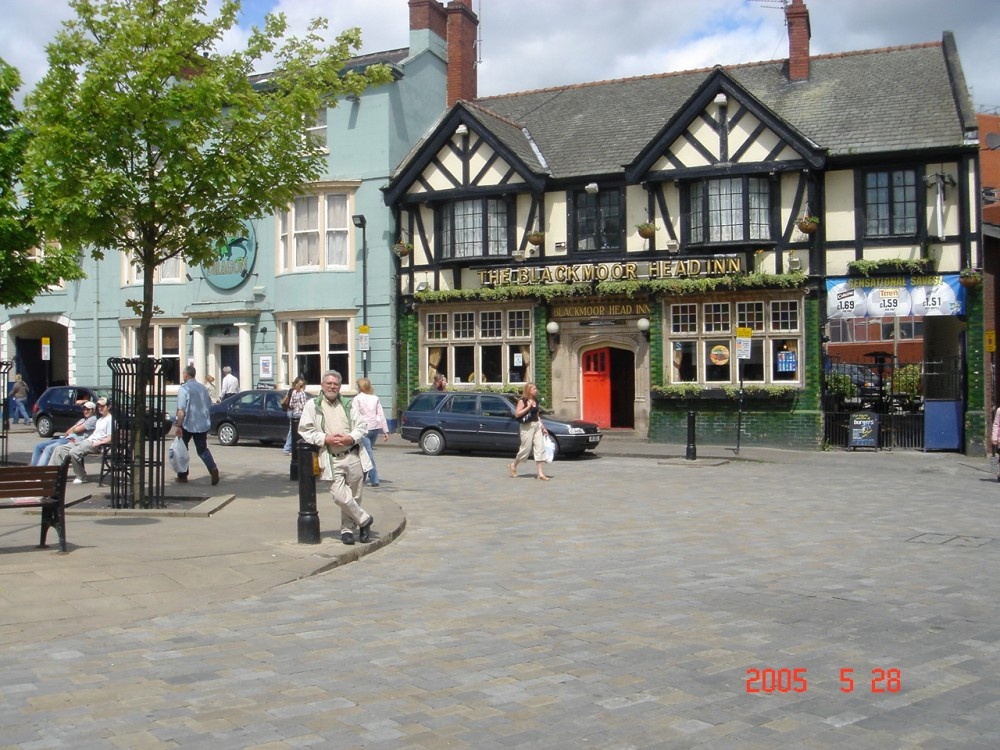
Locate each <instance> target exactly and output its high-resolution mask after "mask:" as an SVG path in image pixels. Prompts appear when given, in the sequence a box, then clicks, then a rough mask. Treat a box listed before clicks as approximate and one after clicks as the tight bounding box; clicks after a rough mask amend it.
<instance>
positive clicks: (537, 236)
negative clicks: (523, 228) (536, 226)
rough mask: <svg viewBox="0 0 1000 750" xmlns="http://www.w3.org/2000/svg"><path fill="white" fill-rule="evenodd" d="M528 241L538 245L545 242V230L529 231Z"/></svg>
mask: <svg viewBox="0 0 1000 750" xmlns="http://www.w3.org/2000/svg"><path fill="white" fill-rule="evenodd" d="M528 242H530V243H531V244H532V245H534V246H535V247H538V246H539V245H541V244H542V243H543V242H545V232H528Z"/></svg>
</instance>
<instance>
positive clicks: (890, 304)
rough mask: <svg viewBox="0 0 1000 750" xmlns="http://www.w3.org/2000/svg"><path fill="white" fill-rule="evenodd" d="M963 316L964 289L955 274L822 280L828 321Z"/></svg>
mask: <svg viewBox="0 0 1000 750" xmlns="http://www.w3.org/2000/svg"><path fill="white" fill-rule="evenodd" d="M964 314H965V287H963V286H962V285H961V284H959V283H958V274H957V273H955V274H942V275H927V276H886V277H883V278H875V279H871V278H865V277H853V276H852V277H848V278H836V277H832V278H828V279H827V280H826V315H827V317H828V318H830V319H831V320H843V319H848V318H895V317H903V316H907V315H919V316H926V315H964Z"/></svg>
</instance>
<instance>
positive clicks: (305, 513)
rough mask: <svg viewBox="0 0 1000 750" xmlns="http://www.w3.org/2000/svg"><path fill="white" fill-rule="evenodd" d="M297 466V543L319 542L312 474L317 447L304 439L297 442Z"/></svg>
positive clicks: (313, 477)
mask: <svg viewBox="0 0 1000 750" xmlns="http://www.w3.org/2000/svg"><path fill="white" fill-rule="evenodd" d="M297 448H298V454H299V466H301V467H303V470H302V471H300V472H299V544H319V543H320V538H319V512H318V511H317V510H316V477H315V476H314V475H313V470H312V466H313V456H315V455H317V454H318V453H319V447H318V446H315V445H310V444H309V443H307V442H305V441H304V440H299V441H298V443H297Z"/></svg>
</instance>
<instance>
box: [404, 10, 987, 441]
mask: <svg viewBox="0 0 1000 750" xmlns="http://www.w3.org/2000/svg"><path fill="white" fill-rule="evenodd" d="M786 13H787V21H788V29H789V59H787V60H777V61H770V62H761V63H754V64H746V65H737V66H730V67H716V68H713V69H707V70H696V71H687V72H681V73H668V74H663V75H650V76H645V77H642V78H634V79H627V80H616V81H606V82H596V83H590V84H582V85H574V86H567V87H564V88H553V89H545V90H540V91H528V92H522V93H514V94H509V95H504V96H495V97H488V98H481V99H477V100H474V101H460V102H458V103H456V104H455V105H454V106H453V107H452V108H451V109H450V110H449V111H448V113H447V114H446V115H445V116H444V117H443V118H442V119H441V121H440V122H439V124H438V125H437V126H436V127H435V128H434V129H433V130H432V131H431V132H430V133H429V134H428V135H427V136H426V137H425V138H424V140H423V141H422V142H421V143H420V144H419V145H418V147H417V148H415V149H414V151H413V152H412V153H411V155H410V156H409V157H408V158H407V160H406V161H404V162H403V163H402V164H401V165H400V167H399V168H398V169H397V170H396V172H395V174H394V177H393V179H392V181H391V183H390V185H389V186H388V187H387V189H386V191H385V193H386V202H387V203H388V204H389V205H390V206H392V208H393V209H394V211H395V213H396V216H397V217H398V228H399V236H400V239H401V240H403V241H405V242H407V243H410V244H412V246H413V251H412V252H410V253H408V254H406V255H405V256H404V257H402V258H401V261H400V273H399V295H400V297H399V305H400V311H399V347H398V348H399V356H400V365H399V376H400V393H405V392H412V391H413V390H416V389H420V388H426V387H427V386H428V385H429V384H430V383H431V382H432V380H433V377H434V375H435V373H437V372H441V373H443V374H445V375H446V376H447V377H448V379H449V381H450V387H456V388H461V387H485V388H507V389H514V388H517V387H518V385H519V384H520V383H523V382H524V381H535V382H537V383H538V384H539V387H540V388H541V390H542V393H543V394H544V396H545V398H546V404H545V405H546V406H547V407H549V408H552V409H553V410H554V411H556V412H557V413H559V414H561V415H564V416H570V417H580V418H584V419H588V420H592V421H595V422H597V423H598V424H600V425H601V426H602V427H603V428H623V429H630V430H634V431H635V432H636V433H637V434H639V435H641V436H648V437H649V438H650V439H651V440H654V441H665V442H678V443H683V442H684V440H685V436H686V421H687V413H688V412H689V411H692V410H693V411H695V412H697V429H698V433H699V437H700V439H708V440H711V441H713V442H722V443H725V441H727V440H731V441H733V442H735V440H736V425H737V421H739V422H740V429H741V436H742V439H743V440H744V441H746V442H752V443H754V444H757V445H774V446H788V447H800V448H801V447H808V446H814V447H819V446H821V445H822V444H824V443H833V444H846V443H843V440H844V435H845V434H846V429H847V428H846V419H847V416H846V415H847V413H849V412H851V411H857V410H874V411H875V412H876V413H878V414H880V415H881V416H882V422H883V434H882V435H881V436H880V445H881V446H883V447H891V446H893V445H896V446H898V447H917V448H926V449H944V450H968V449H970V448H971V449H976V447H977V446H978V449H981V447H982V444H983V441H984V434H985V429H986V425H985V419H984V412H983V395H982V372H981V370H982V367H981V362H982V355H981V350H982V338H983V336H982V324H981V321H982V305H981V294H980V293H979V291H978V290H976V289H972V290H967V289H966V288H965V287H964V286H962V285H960V284H959V274H960V271H962V270H963V269H979V268H981V267H982V260H981V249H980V244H979V239H978V238H979V229H980V228H979V220H980V219H979V205H978V200H977V196H978V181H979V180H978V161H977V140H976V139H977V131H976V119H975V115H974V112H973V109H972V105H971V101H970V98H969V94H968V91H967V89H966V86H965V82H964V78H963V75H962V72H961V67H960V64H959V60H958V56H957V51H956V47H955V43H954V39H953V37H952V36H951V34H950V33H947V32H946V33H944V35H943V39H942V41H941V42H937V43H929V44H921V45H915V46H909V47H898V48H890V49H879V50H871V51H861V52H852V53H846V54H837V55H824V56H816V57H810V55H809V36H810V26H809V14H808V10H807V9H806V7H805V5H804V4H803V3H802V2H801V0H794V1H793V2H792V3H791V4H790V5H789V6H788V7H787V9H786ZM648 224H652V225H654V228H650V227H648V226H645V225H648ZM643 235H648V236H643ZM967 274H968V271H967ZM855 365H858V366H859V367H860V368H861V369H860V370H857V371H860V372H862V373H864V375H863V379H866V378H867V377H868V375H871V376H872V377H873V378H877V380H878V382H877V383H875V384H874V385H873V384H870V383H861V382H857V383H855V384H854V385H853V386H851V388H852V389H854V390H851V391H850V392H847V393H842V394H841V395H840V396H839V400H836V399H834V398H833V396H835V395H836V393H835V391H836V387H835V386H836V378H835V377H833V376H834V375H841V376H843V374H844V373H850V372H855V370H854V369H852V368H853V367H854V366H855ZM913 368H917V369H913ZM914 372H919V375H918V376H916V377H911V375H912V374H913V373H914ZM741 384H742V386H743V397H742V405H743V406H742V410H743V413H742V414H739V415H738V414H737V410H738V405H739V403H740V402H741V400H740V397H739V391H740V386H741ZM914 384H915V385H914ZM855 388H856V389H855ZM903 388H906V389H907V390H906V391H905V392H903V391H902V390H901V389H903ZM897 391H899V392H897ZM925 415H926V416H925ZM932 416H933V419H932ZM904 418H905V420H906V421H905V424H904ZM914 425H918V426H917V427H916V428H915V427H914ZM904 432H905V433H906V434H905V435H904ZM910 433H915V434H910ZM906 441H909V442H906Z"/></svg>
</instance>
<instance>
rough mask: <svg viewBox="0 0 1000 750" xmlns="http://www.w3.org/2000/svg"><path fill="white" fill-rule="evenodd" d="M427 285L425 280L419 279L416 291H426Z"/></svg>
mask: <svg viewBox="0 0 1000 750" xmlns="http://www.w3.org/2000/svg"><path fill="white" fill-rule="evenodd" d="M427 286H428V284H427V282H426V281H421V282H420V283H419V284H417V291H418V292H426V291H427Z"/></svg>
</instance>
